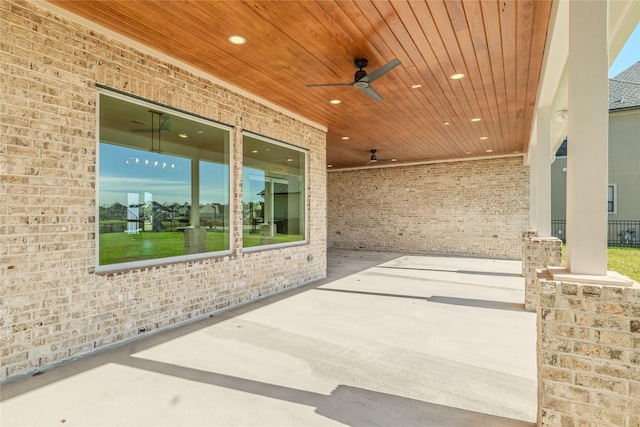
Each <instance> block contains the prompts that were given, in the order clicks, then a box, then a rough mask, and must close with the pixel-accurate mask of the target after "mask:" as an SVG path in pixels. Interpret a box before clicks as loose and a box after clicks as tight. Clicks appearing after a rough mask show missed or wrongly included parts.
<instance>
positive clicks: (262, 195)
mask: <svg viewBox="0 0 640 427" xmlns="http://www.w3.org/2000/svg"><path fill="white" fill-rule="evenodd" d="M243 150H244V152H243V162H244V168H243V173H242V176H243V179H242V182H243V246H244V247H252V246H260V245H268V244H280V243H290V242H303V241H305V238H306V237H305V226H304V224H305V216H306V214H305V203H306V201H305V200H306V198H305V192H304V188H305V186H304V182H305V173H306V172H305V170H306V152H305V151H304V150H301V149H298V148H295V147H292V146H290V145H287V144H283V143H277V142H274V141H270V140H268V139H266V138H263V137H257V136H254V135H249V134H245V135H244V141H243Z"/></svg>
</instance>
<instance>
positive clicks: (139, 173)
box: [99, 143, 229, 205]
mask: <svg viewBox="0 0 640 427" xmlns="http://www.w3.org/2000/svg"><path fill="white" fill-rule="evenodd" d="M200 167H201V174H200V175H201V179H200V183H201V188H200V190H201V191H200V197H201V200H200V203H201V204H202V203H211V202H217V203H222V204H226V203H228V190H227V189H228V188H229V183H228V178H227V174H228V166H225V165H220V164H217V163H211V162H200ZM144 192H147V193H151V194H152V197H153V200H154V201H155V202H158V203H161V204H172V203H179V204H184V203H188V204H191V160H190V159H188V158H184V157H178V156H170V155H167V154H162V153H152V152H148V151H142V150H136V149H133V148H127V147H120V146H117V145H111V144H105V143H101V144H100V202H99V203H100V205H112V204H113V203H116V202H118V203H121V204H126V203H127V194H128V193H144Z"/></svg>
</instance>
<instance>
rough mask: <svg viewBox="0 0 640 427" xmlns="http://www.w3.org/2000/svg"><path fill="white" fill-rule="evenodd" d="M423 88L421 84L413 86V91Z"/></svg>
mask: <svg viewBox="0 0 640 427" xmlns="http://www.w3.org/2000/svg"><path fill="white" fill-rule="evenodd" d="M421 87H422V85H421V84H416V85H412V86H411V89H420V88H421Z"/></svg>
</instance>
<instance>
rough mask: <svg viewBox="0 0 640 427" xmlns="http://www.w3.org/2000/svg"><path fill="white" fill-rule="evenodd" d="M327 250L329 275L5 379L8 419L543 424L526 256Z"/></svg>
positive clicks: (1, 420)
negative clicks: (527, 295) (540, 421)
mask: <svg viewBox="0 0 640 427" xmlns="http://www.w3.org/2000/svg"><path fill="white" fill-rule="evenodd" d="M328 258H329V273H328V274H329V277H328V278H327V279H325V280H322V281H320V282H316V283H313V284H311V285H307V286H304V287H301V288H298V289H295V290H292V291H288V292H285V293H282V294H280V295H276V296H274V297H270V298H267V299H264V300H261V301H258V302H255V303H251V304H248V305H245V306H243V307H240V308H238V309H234V310H229V311H226V312H222V313H219V314H216V315H214V316H213V317H210V318H207V319H204V320H201V321H198V322H195V323H190V324H187V325H184V326H181V327H179V328H175V329H172V330H169V331H166V332H162V333H158V334H155V335H150V336H149V337H145V338H143V339H140V340H136V341H134V342H131V343H129V344H126V345H123V346H120V347H117V348H114V349H111V350H109V351H105V352H101V353H99V354H95V355H92V356H87V357H83V358H81V359H79V360H77V361H74V362H72V363H68V364H64V365H61V366H58V367H56V368H53V369H50V370H48V371H45V372H44V373H42V374H41V375H37V376H34V377H28V378H23V379H20V380H18V381H14V382H10V383H7V384H4V385H3V386H2V394H1V398H2V403H1V404H0V411H1V415H0V425H2V426H3V427H9V426H63V425H64V426H339V425H350V426H362V427H365V426H366V427H371V426H403V427H404V426H452V427H453V426H455V427H465V426H473V427H478V426H483V427H484V426H516V427H520V426H533V425H534V421H535V416H536V351H535V341H536V324H535V323H536V319H535V314H534V313H528V312H525V311H524V306H523V304H522V302H523V301H524V279H523V278H522V277H521V264H520V262H519V261H513V260H494V259H484V258H471V257H454V256H451V257H447V256H416V255H403V254H394V253H388V252H364V251H348V250H329V252H328Z"/></svg>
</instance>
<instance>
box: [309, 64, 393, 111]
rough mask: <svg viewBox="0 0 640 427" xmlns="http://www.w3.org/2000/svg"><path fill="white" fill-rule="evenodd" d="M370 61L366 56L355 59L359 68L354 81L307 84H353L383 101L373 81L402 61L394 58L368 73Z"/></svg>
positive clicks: (377, 99) (314, 85) (375, 98)
mask: <svg viewBox="0 0 640 427" xmlns="http://www.w3.org/2000/svg"><path fill="white" fill-rule="evenodd" d="M368 63H369V61H367V60H366V59H365V58H357V59H356V60H355V61H354V64H355V66H356V68H357V69H358V71H356V74H355V75H354V76H353V82H350V83H320V84H309V85H307V87H316V86H353V87H355V88H358V89H360V90H361V91H362V92H364V93H365V94H366V95H368V96H370V97H371V98H373V99H374V100H376V101H378V102H379V101H382V99H383V98H382V96H381V95H380V94H379V93H378V92H376V90H375V89H374V88H373V87H372V86H371V83H373V82H374V81H375V80H378V79H379V78H380V77H382V76H384V75H385V74H387V73H388V72H389V71H391V70H393V69H394V68H395V67H397V66H398V65H400V64H401V62H400V60H398V59H393V60H391V61H389V62H387V63H386V64H385V65H383V66H382V67H380V68H378V69H377V70H375V71H372V72H371V73H369V74H367V72H366V71H365V70H364V69H365V68H366V67H367V65H368Z"/></svg>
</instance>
